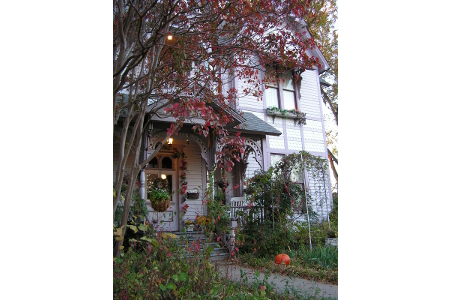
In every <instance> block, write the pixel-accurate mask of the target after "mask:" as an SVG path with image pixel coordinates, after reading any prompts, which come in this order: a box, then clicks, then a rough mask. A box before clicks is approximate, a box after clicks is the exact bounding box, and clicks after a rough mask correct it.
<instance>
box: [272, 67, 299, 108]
mask: <svg viewBox="0 0 450 300" xmlns="http://www.w3.org/2000/svg"><path fill="white" fill-rule="evenodd" d="M277 79H278V82H277V81H275V82H273V81H272V82H266V86H267V87H268V88H267V89H266V90H265V96H266V106H267V107H276V108H279V109H286V110H290V109H297V107H296V101H295V92H294V79H293V75H292V72H286V73H283V74H279V75H277Z"/></svg>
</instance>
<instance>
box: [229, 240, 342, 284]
mask: <svg viewBox="0 0 450 300" xmlns="http://www.w3.org/2000/svg"><path fill="white" fill-rule="evenodd" d="M318 249H320V250H318ZM318 249H316V250H313V252H310V253H308V252H309V251H308V252H298V251H291V252H287V254H288V255H289V256H290V258H291V263H290V265H289V266H285V265H277V264H275V262H274V259H273V258H258V257H254V256H253V255H251V254H240V255H239V256H238V257H237V258H236V263H237V264H239V265H242V266H244V267H250V268H253V269H257V270H260V271H262V272H270V273H278V274H281V275H287V276H294V277H300V278H304V279H309V280H314V281H318V282H323V283H331V284H336V285H337V284H338V265H337V249H336V248H334V247H321V248H318ZM334 251H335V252H334Z"/></svg>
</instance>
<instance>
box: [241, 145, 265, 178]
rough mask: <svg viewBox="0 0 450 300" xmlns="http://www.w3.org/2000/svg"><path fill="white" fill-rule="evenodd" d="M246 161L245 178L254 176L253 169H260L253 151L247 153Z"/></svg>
mask: <svg viewBox="0 0 450 300" xmlns="http://www.w3.org/2000/svg"><path fill="white" fill-rule="evenodd" d="M247 162H248V165H247V170H246V171H245V178H246V179H250V178H253V176H255V171H259V170H261V167H260V166H259V164H258V162H257V161H256V158H255V153H254V152H253V151H252V152H251V153H250V154H249V157H248V160H247Z"/></svg>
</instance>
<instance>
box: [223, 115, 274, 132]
mask: <svg viewBox="0 0 450 300" xmlns="http://www.w3.org/2000/svg"><path fill="white" fill-rule="evenodd" d="M242 116H243V117H244V119H245V122H243V123H241V124H240V125H239V128H240V129H238V128H236V127H234V128H233V129H231V130H230V131H240V132H242V133H251V134H258V135H276V136H278V135H281V132H280V131H278V130H277V129H276V128H274V127H273V126H271V125H269V124H267V123H266V122H264V121H263V120H261V119H260V118H258V117H257V116H255V115H254V114H252V113H250V112H242Z"/></svg>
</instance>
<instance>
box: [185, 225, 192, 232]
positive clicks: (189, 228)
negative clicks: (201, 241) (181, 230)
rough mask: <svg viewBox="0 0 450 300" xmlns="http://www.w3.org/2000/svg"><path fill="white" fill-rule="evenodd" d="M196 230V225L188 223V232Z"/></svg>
mask: <svg viewBox="0 0 450 300" xmlns="http://www.w3.org/2000/svg"><path fill="white" fill-rule="evenodd" d="M193 231H194V225H186V232H193Z"/></svg>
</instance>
